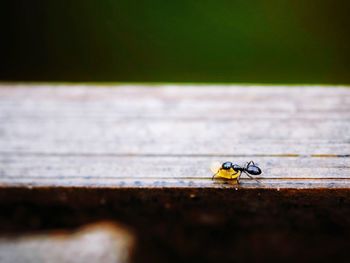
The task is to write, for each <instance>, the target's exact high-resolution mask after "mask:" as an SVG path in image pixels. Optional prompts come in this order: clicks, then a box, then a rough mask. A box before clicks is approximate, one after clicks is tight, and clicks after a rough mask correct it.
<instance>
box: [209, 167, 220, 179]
mask: <svg viewBox="0 0 350 263" xmlns="http://www.w3.org/2000/svg"><path fill="white" fill-rule="evenodd" d="M220 170H221V169H219V170H218V171H217V172H216V173H215V174H214V175H213V177H212V178H211V180H214V178H215V176H217V175H218V173H219V172H220Z"/></svg>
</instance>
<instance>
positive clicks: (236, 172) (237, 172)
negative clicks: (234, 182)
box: [231, 171, 239, 177]
mask: <svg viewBox="0 0 350 263" xmlns="http://www.w3.org/2000/svg"><path fill="white" fill-rule="evenodd" d="M238 173H239V171H237V172H235V173H233V174H231V176H234V175H236V174H238ZM238 177H239V176H238Z"/></svg>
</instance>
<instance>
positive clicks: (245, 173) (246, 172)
mask: <svg viewBox="0 0 350 263" xmlns="http://www.w3.org/2000/svg"><path fill="white" fill-rule="evenodd" d="M244 173H245V174H246V175H247V176H248V177H249V178H250V179H253V180H254V181H256V182H257V183H259V184H260V181H259V180H257V179H255V178H254V177H252V176H251V175H250V174H248V173H247V172H244Z"/></svg>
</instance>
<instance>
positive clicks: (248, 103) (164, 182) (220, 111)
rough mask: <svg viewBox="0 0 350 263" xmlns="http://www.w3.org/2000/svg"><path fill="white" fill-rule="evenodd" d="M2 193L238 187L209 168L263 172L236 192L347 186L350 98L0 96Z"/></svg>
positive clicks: (260, 92) (254, 90) (112, 93)
mask: <svg viewBox="0 0 350 263" xmlns="http://www.w3.org/2000/svg"><path fill="white" fill-rule="evenodd" d="M0 120H1V124H0V184H1V186H2V187H11V186H29V187H36V186H38V187H39V186H56V187H59V186H69V187H72V186H73V187H74V186H77V187H112V188H116V187H117V188H118V187H122V188H123V187H199V188H203V187H204V188H217V187H234V188H237V186H236V185H233V184H227V183H225V182H221V181H217V180H216V181H212V180H211V179H210V177H211V173H210V171H209V166H210V164H211V163H212V162H213V161H220V162H222V161H226V160H232V161H234V162H237V163H240V164H243V163H245V162H246V161H249V160H254V161H257V162H259V164H260V165H261V167H262V169H263V171H264V173H263V175H261V176H259V177H258V179H259V181H260V183H257V182H255V181H252V180H248V179H243V180H242V184H241V185H240V186H239V187H240V188H256V187H257V188H273V189H278V188H296V189H300V188H349V184H350V165H349V164H350V162H349V160H350V133H349V130H350V89H348V88H346V87H337V88H335V87H333V88H332V87H254V86H251V87H241V86H200V87H199V86H186V87H183V86H171V85H168V86H160V87H159V86H157V87H147V86H118V87H91V86H83V85H76V86H71V87H69V86H52V85H51V86H36V85H32V86H30V85H1V86H0Z"/></svg>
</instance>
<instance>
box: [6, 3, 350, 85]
mask: <svg viewBox="0 0 350 263" xmlns="http://www.w3.org/2000/svg"><path fill="white" fill-rule="evenodd" d="M0 5H1V11H0V12H1V13H0V14H1V18H0V19H1V26H0V27H1V41H0V48H1V49H0V50H1V53H0V55H1V63H0V64H1V65H0V67H1V68H0V80H22V81H27V80H29V81H132V82H138V81H140V82H144V81H151V82H158V81H160V82H163V81H165V82H249V83H253V82H256V83H325V84H326V83H335V84H348V83H350V74H349V73H350V51H349V47H350V18H349V15H350V1H345V0H343V1H340V0H334V1H332V0H327V1H326V0H266V1H264V0H231V1H228V0H226V1H224V0H215V1H214V0H212V1H206V0H201V1H199V0H198V1H196V0H173V1H164V0H163V1H160V0H137V1H136V0H74V1H73V0H46V1H45V0H42V1H39V0H21V1H18V0H2V1H1V4H0Z"/></svg>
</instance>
